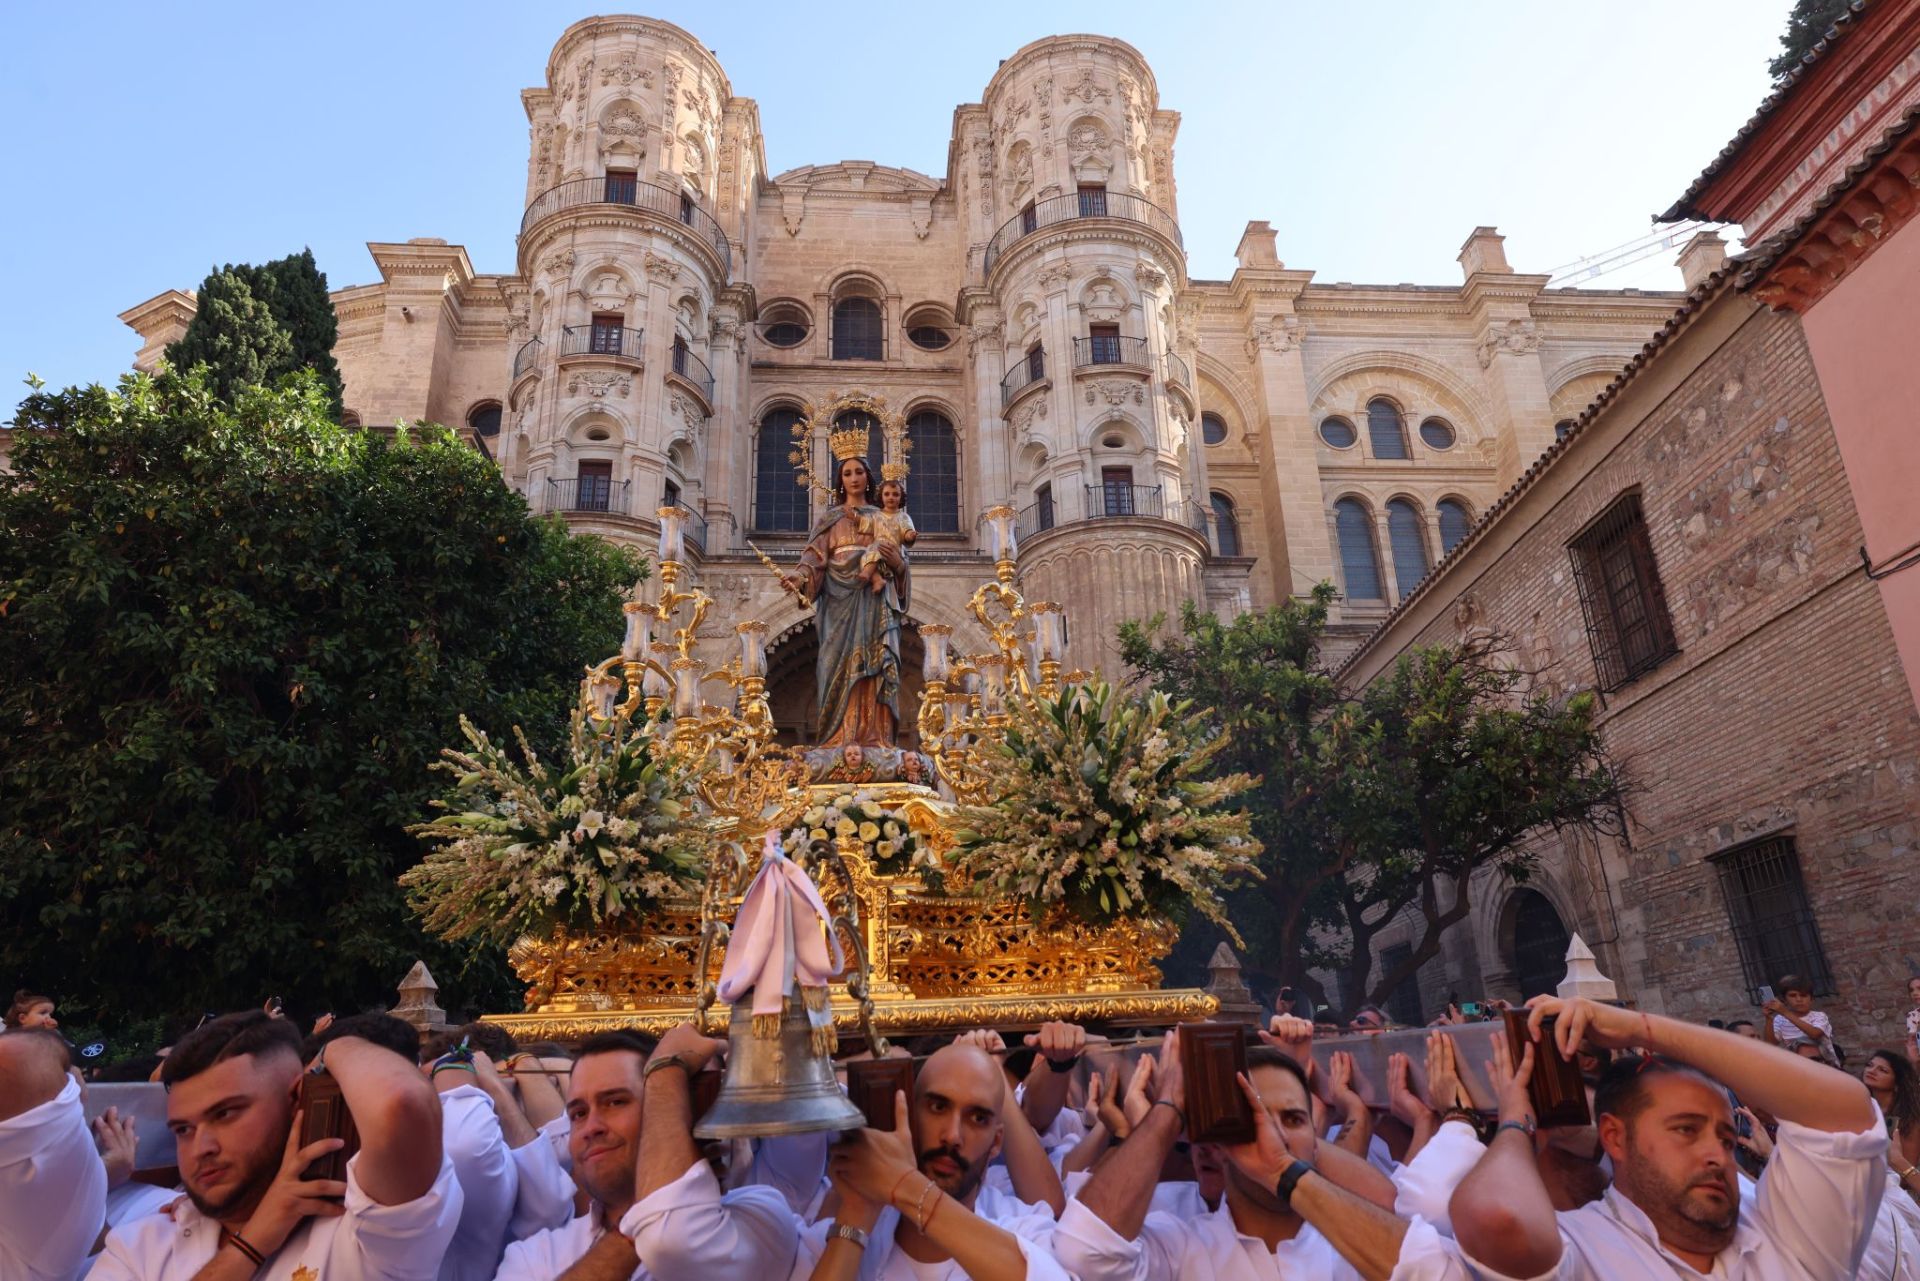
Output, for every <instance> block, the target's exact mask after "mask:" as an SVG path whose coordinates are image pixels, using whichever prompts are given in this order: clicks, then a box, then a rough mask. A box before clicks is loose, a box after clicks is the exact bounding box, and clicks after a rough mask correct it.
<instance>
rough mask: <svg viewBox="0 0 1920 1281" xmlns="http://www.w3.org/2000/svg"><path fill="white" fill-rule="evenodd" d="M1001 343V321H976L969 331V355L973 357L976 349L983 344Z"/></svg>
mask: <svg viewBox="0 0 1920 1281" xmlns="http://www.w3.org/2000/svg"><path fill="white" fill-rule="evenodd" d="M999 341H1000V322H999V321H997V320H984V321H975V322H974V324H973V327H972V328H971V329H969V330H967V353H968V354H969V355H971V354H972V353H973V350H974V349H975V348H976V347H978V346H980V344H981V343H997V342H999Z"/></svg>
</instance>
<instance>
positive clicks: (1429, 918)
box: [1121, 583, 1621, 1001]
mask: <svg viewBox="0 0 1920 1281" xmlns="http://www.w3.org/2000/svg"><path fill="white" fill-rule="evenodd" d="M1332 599H1333V589H1332V587H1331V586H1330V585H1328V584H1324V583H1323V584H1321V585H1320V586H1319V587H1318V588H1316V589H1315V591H1314V592H1313V594H1312V595H1311V596H1309V597H1307V598H1304V599H1297V600H1290V601H1288V602H1286V603H1285V604H1282V605H1278V606H1275V607H1273V608H1271V609H1268V610H1264V611H1260V612H1256V613H1249V614H1245V615H1242V616H1241V617H1239V618H1236V619H1235V620H1233V622H1231V623H1223V622H1221V621H1220V620H1219V619H1218V618H1216V617H1214V616H1213V615H1210V614H1202V613H1199V612H1198V611H1197V610H1195V609H1194V608H1193V607H1191V606H1188V607H1187V608H1186V609H1185V610H1184V611H1183V614H1182V617H1181V632H1182V635H1181V636H1180V637H1177V638H1173V637H1165V638H1163V637H1161V636H1159V635H1158V631H1159V628H1160V625H1161V622H1162V620H1160V619H1155V620H1153V621H1152V622H1151V623H1149V624H1147V625H1145V626H1142V625H1139V624H1133V623H1129V624H1127V625H1125V626H1124V627H1123V628H1122V629H1121V652H1122V656H1123V657H1124V658H1125V660H1126V662H1127V664H1128V665H1129V667H1131V668H1132V669H1133V670H1134V671H1135V672H1136V673H1137V674H1138V676H1139V677H1140V678H1141V679H1144V680H1147V681H1150V682H1152V683H1153V684H1154V685H1155V686H1156V687H1157V688H1160V689H1163V690H1165V691H1166V692H1167V693H1169V694H1170V695H1171V696H1173V697H1176V698H1182V699H1191V700H1193V701H1194V702H1195V703H1196V704H1198V705H1201V706H1205V707H1209V708H1212V709H1213V712H1212V716H1213V726H1214V728H1215V729H1216V730H1217V731H1218V733H1219V735H1220V737H1221V738H1222V739H1224V740H1225V741H1226V742H1227V744H1228V746H1227V747H1226V748H1225V749H1224V750H1223V751H1222V752H1221V754H1220V756H1219V758H1218V760H1217V762H1216V765H1215V768H1216V769H1218V770H1221V771H1231V770H1245V769H1248V768H1256V767H1257V768H1259V769H1260V770H1261V772H1262V779H1261V782H1260V784H1259V785H1258V787H1257V788H1256V789H1255V790H1254V791H1253V792H1252V793H1251V794H1250V795H1249V798H1248V799H1249V805H1250V810H1251V813H1252V818H1253V831H1254V834H1255V835H1256V836H1257V837H1258V838H1259V839H1260V841H1261V842H1262V843H1263V844H1264V846H1265V847H1266V856H1265V858H1264V859H1263V860H1262V864H1261V865H1262V870H1263V871H1264V872H1265V874H1266V876H1265V880H1264V881H1263V882H1262V883H1261V884H1260V885H1259V886H1258V887H1256V888H1254V889H1251V890H1246V891H1242V892H1241V893H1240V894H1239V895H1237V896H1236V897H1235V898H1234V900H1233V901H1232V903H1231V905H1230V906H1231V909H1232V911H1233V919H1234V921H1235V923H1236V924H1239V925H1241V926H1242V928H1243V929H1245V930H1246V932H1247V933H1248V935H1249V937H1250V938H1251V939H1252V940H1253V949H1252V951H1251V953H1250V955H1249V956H1248V958H1247V969H1248V971H1249V972H1250V973H1255V974H1259V975H1261V976H1263V977H1265V978H1267V979H1268V980H1269V982H1270V983H1271V984H1278V983H1282V982H1284V983H1291V984H1294V985H1296V986H1305V987H1307V988H1309V989H1310V990H1312V989H1314V988H1315V987H1316V986H1317V985H1315V984H1313V983H1311V982H1310V981H1308V977H1307V971H1308V970H1309V969H1313V968H1325V967H1340V966H1344V968H1345V970H1346V975H1347V985H1346V990H1347V991H1348V992H1349V993H1354V994H1357V993H1365V994H1366V996H1365V999H1368V1000H1374V1001H1379V1000H1384V999H1385V996H1386V994H1387V993H1388V992H1390V991H1392V990H1393V988H1394V987H1395V986H1396V985H1397V984H1398V982H1399V981H1400V980H1401V979H1402V978H1404V977H1405V976H1406V975H1408V974H1411V973H1412V972H1413V970H1414V969H1416V968H1417V967H1418V966H1419V965H1420V964H1422V963H1424V962H1425V961H1426V960H1428V959H1431V957H1433V956H1435V955H1437V954H1438V951H1439V941H1440V935H1441V933H1442V932H1444V930H1445V929H1446V928H1447V927H1448V926H1449V925H1451V924H1453V923H1454V922H1456V921H1458V920H1460V919H1462V918H1463V917H1464V916H1465V915H1466V913H1467V912H1468V910H1470V906H1471V904H1470V900H1469V897H1468V895H1469V891H1470V886H1469V885H1468V883H1467V879H1468V877H1469V875H1470V874H1471V873H1472V872H1474V871H1476V870H1478V869H1480V868H1484V867H1492V868H1498V869H1500V870H1502V871H1504V872H1506V873H1507V874H1508V875H1510V876H1512V877H1514V878H1515V879H1525V877H1526V876H1527V875H1528V874H1529V873H1530V872H1531V871H1532V870H1533V869H1534V868H1535V867H1536V866H1537V863H1538V843H1537V838H1538V837H1539V836H1540V835H1541V834H1542V833H1543V832H1547V831H1552V830H1558V829H1566V828H1577V829H1588V830H1591V829H1599V828H1607V827H1610V826H1612V825H1614V824H1615V823H1617V821H1618V815H1619V808H1618V802H1619V799H1620V795H1621V783H1620V779H1619V777H1618V776H1617V774H1616V773H1615V771H1614V770H1613V769H1612V768H1611V766H1609V765H1608V763H1607V762H1606V760H1605V757H1604V753H1603V752H1602V748H1601V742H1600V736H1599V731H1598V729H1597V727H1596V725H1595V723H1594V717H1595V714H1596V712H1597V710H1598V709H1597V704H1596V701H1595V699H1594V698H1593V696H1592V695H1591V694H1580V695H1576V696H1574V697H1573V698H1571V699H1568V700H1566V701H1565V702H1564V703H1562V702H1559V701H1557V700H1555V699H1553V698H1551V697H1549V696H1547V695H1546V694H1544V693H1523V692H1522V688H1523V685H1524V683H1525V680H1526V675H1525V673H1523V672H1520V671H1518V670H1516V669H1514V668H1513V667H1511V666H1510V665H1508V664H1507V663H1505V662H1504V661H1503V659H1502V655H1501V654H1500V653H1499V652H1498V651H1497V650H1494V649H1492V648H1489V647H1485V646H1432V647H1424V648H1416V649H1414V650H1413V651H1411V652H1410V653H1408V654H1406V655H1403V656H1402V657H1401V658H1400V660H1399V661H1398V662H1397V663H1396V664H1395V666H1394V667H1393V669H1392V670H1391V671H1390V672H1388V673H1386V674H1384V675H1382V676H1381V677H1380V678H1379V679H1377V680H1375V681H1374V682H1373V683H1372V684H1370V685H1368V686H1367V687H1366V688H1364V689H1361V690H1359V691H1357V692H1350V691H1346V690H1343V689H1341V688H1340V686H1339V684H1338V682H1337V681H1336V680H1335V679H1334V677H1333V673H1332V672H1331V670H1330V669H1329V668H1328V666H1327V665H1326V664H1325V663H1324V661H1323V660H1322V658H1321V655H1320V644H1321V638H1322V636H1323V634H1324V632H1325V628H1326V623H1327V607H1328V605H1329V604H1330V603H1331V601H1332ZM1409 908H1411V909H1413V910H1414V911H1415V912H1416V914H1417V915H1418V917H1419V919H1420V920H1421V922H1422V926H1421V928H1422V931H1423V932H1422V934H1421V936H1420V939H1419V941H1418V943H1417V945H1416V946H1415V948H1414V952H1413V956H1412V958H1411V959H1410V960H1409V961H1407V962H1406V963H1404V964H1402V965H1399V966H1396V967H1395V968H1394V969H1393V970H1392V971H1391V972H1389V973H1386V974H1383V975H1381V976H1379V978H1378V979H1377V981H1373V982H1371V984H1370V982H1369V978H1370V974H1371V957H1370V947H1369V944H1370V942H1371V939H1372V937H1373V935H1374V934H1375V933H1377V932H1378V931H1379V929H1380V928H1381V927H1383V926H1384V925H1386V924H1387V923H1388V922H1389V921H1391V920H1392V919H1393V918H1394V917H1395V916H1396V915H1397V914H1398V913H1400V912H1402V911H1403V910H1405V909H1409ZM1342 936H1343V938H1344V942H1345V943H1346V944H1347V945H1348V946H1347V947H1346V948H1345V949H1344V952H1343V951H1342V950H1337V949H1336V948H1335V947H1334V946H1331V945H1329V944H1328V943H1327V942H1326V940H1327V939H1329V938H1330V937H1342ZM1183 942H1185V943H1186V946H1185V947H1183V949H1182V950H1181V952H1180V953H1179V954H1178V956H1177V960H1179V961H1180V962H1182V963H1183V964H1191V963H1192V962H1193V961H1194V960H1195V959H1196V958H1203V957H1204V955H1205V951H1204V949H1208V948H1211V946H1212V942H1213V939H1211V938H1207V937H1204V936H1202V937H1196V938H1194V939H1193V940H1191V941H1186V940H1183ZM1188 972H1189V973H1191V971H1188Z"/></svg>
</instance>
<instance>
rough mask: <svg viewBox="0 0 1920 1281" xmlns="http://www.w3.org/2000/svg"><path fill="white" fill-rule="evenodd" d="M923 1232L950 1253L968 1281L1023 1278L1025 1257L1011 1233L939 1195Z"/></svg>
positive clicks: (1019, 1280) (952, 1200)
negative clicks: (969, 1280) (969, 1279)
mask: <svg viewBox="0 0 1920 1281" xmlns="http://www.w3.org/2000/svg"><path fill="white" fill-rule="evenodd" d="M926 1235H927V1238H928V1239H929V1240H931V1241H932V1242H933V1243H934V1244H935V1245H937V1246H939V1247H940V1248H941V1249H942V1250H945V1251H946V1252H947V1253H948V1254H950V1255H952V1256H953V1261H954V1262H955V1263H956V1264H958V1265H959V1266H960V1273H961V1275H962V1276H965V1277H968V1278H971V1281H1026V1275H1027V1256H1026V1254H1025V1253H1023V1252H1022V1251H1021V1249H1020V1243H1019V1242H1018V1241H1016V1240H1015V1239H1014V1236H1013V1233H1011V1232H1009V1231H1007V1230H1006V1229H1005V1228H1003V1227H1001V1226H1000V1225H999V1224H997V1223H989V1222H987V1220H985V1219H983V1218H981V1217H980V1216H979V1215H977V1214H975V1213H974V1212H973V1211H972V1210H969V1209H968V1208H967V1207H966V1206H964V1205H962V1204H961V1203H960V1202H958V1201H956V1200H954V1199H953V1198H952V1197H950V1196H946V1195H944V1194H943V1195H942V1196H941V1197H940V1199H939V1200H938V1201H937V1202H935V1203H934V1207H933V1210H932V1211H931V1212H930V1213H929V1214H928V1216H927V1227H926Z"/></svg>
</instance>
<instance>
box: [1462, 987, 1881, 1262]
mask: <svg viewBox="0 0 1920 1281" xmlns="http://www.w3.org/2000/svg"><path fill="white" fill-rule="evenodd" d="M1529 1005H1530V1008H1531V1010H1532V1014H1531V1015H1530V1019H1529V1026H1530V1028H1531V1030H1532V1031H1533V1033H1534V1035H1535V1036H1536V1037H1539V1036H1540V1035H1541V1030H1542V1028H1543V1027H1544V1026H1545V1021H1546V1020H1548V1019H1551V1020H1553V1025H1552V1029H1551V1037H1550V1038H1549V1039H1547V1040H1545V1041H1542V1042H1541V1043H1540V1048H1541V1051H1542V1052H1555V1051H1557V1052H1558V1053H1560V1054H1561V1055H1562V1056H1563V1057H1566V1058H1571V1057H1572V1056H1573V1053H1574V1051H1575V1050H1576V1049H1577V1047H1578V1046H1579V1045H1580V1043H1581V1041H1582V1040H1587V1041H1591V1042H1592V1043H1593V1044H1595V1045H1597V1046H1600V1047H1602V1048H1604V1049H1611V1050H1626V1049H1639V1050H1644V1051H1646V1052H1647V1055H1648V1057H1646V1058H1645V1059H1641V1060H1637V1061H1636V1060H1632V1059H1628V1060H1624V1061H1622V1060H1616V1062H1615V1063H1614V1064H1613V1065H1612V1066H1610V1067H1609V1068H1608V1070H1607V1072H1606V1074H1605V1075H1603V1077H1602V1078H1601V1082H1600V1086H1599V1088H1598V1089H1597V1090H1596V1091H1595V1094H1594V1112H1595V1114H1596V1116H1597V1118H1598V1130H1599V1134H1600V1143H1601V1146H1602V1147H1603V1148H1605V1150H1606V1154H1607V1157H1608V1158H1609V1159H1610V1160H1611V1162H1612V1163H1613V1186H1612V1187H1610V1188H1608V1189H1607V1191H1606V1194H1605V1195H1604V1196H1602V1197H1601V1198H1600V1199H1599V1200H1598V1201H1595V1202H1593V1203H1592V1204H1590V1205H1586V1206H1582V1207H1581V1208H1579V1209H1577V1210H1570V1211H1566V1212H1563V1213H1559V1214H1556V1213H1555V1211H1554V1208H1553V1204H1552V1202H1551V1200H1549V1198H1548V1195H1547V1190H1546V1187H1545V1185H1544V1184H1543V1183H1542V1181H1541V1178H1540V1168H1539V1165H1538V1164H1537V1162H1536V1161H1535V1160H1534V1154H1533V1144H1532V1134H1533V1129H1534V1117H1533V1112H1532V1107H1531V1104H1530V1103H1529V1100H1528V1097H1527V1088H1526V1086H1527V1081H1528V1080H1529V1079H1530V1077H1531V1076H1532V1072H1533V1062H1534V1054H1535V1052H1536V1047H1535V1046H1534V1045H1528V1046H1527V1047H1526V1048H1525V1049H1524V1050H1523V1052H1522V1056H1521V1061H1520V1065H1519V1067H1518V1069H1517V1070H1513V1069H1510V1068H1509V1067H1508V1066H1507V1065H1508V1057H1507V1052H1506V1047H1505V1045H1504V1043H1503V1042H1502V1041H1501V1040H1500V1039H1499V1038H1496V1044H1495V1048H1494V1056H1493V1057H1494V1061H1493V1062H1492V1063H1490V1064H1489V1065H1488V1068H1489V1071H1490V1073H1491V1075H1492V1077H1493V1080H1494V1083H1495V1086H1496V1088H1497V1089H1498V1091H1499V1095H1500V1128H1499V1130H1498V1131H1497V1132H1496V1133H1495V1135H1494V1139H1493V1142H1492V1144H1491V1145H1489V1147H1488V1149H1487V1155H1486V1156H1485V1157H1483V1158H1482V1159H1481V1161H1480V1163H1479V1164H1478V1165H1477V1166H1475V1167H1474V1170H1473V1172H1472V1173H1471V1174H1469V1175H1468V1176H1467V1178H1466V1179H1465V1180H1464V1181H1463V1182H1462V1183H1461V1185H1460V1188H1459V1190H1458V1191H1457V1192H1455V1193H1454V1197H1453V1203H1452V1209H1453V1229H1454V1234H1455V1236H1456V1237H1457V1238H1458V1239H1459V1242H1460V1246H1461V1249H1462V1251H1463V1252H1464V1253H1465V1254H1466V1255H1467V1257H1468V1258H1469V1259H1470V1260H1472V1261H1473V1263H1474V1264H1475V1265H1476V1266H1479V1267H1480V1268H1481V1269H1482V1271H1483V1272H1485V1273H1486V1274H1487V1275H1489V1276H1494V1275H1500V1276H1509V1277H1545V1276H1553V1277H1556V1278H1558V1279H1559V1281H1578V1279H1582V1278H1612V1277H1628V1276H1631V1277H1692V1276H1695V1275H1696V1274H1702V1273H1706V1274H1711V1275H1713V1276H1715V1277H1725V1278H1727V1279H1728V1281H1775V1279H1778V1281H1786V1279H1787V1278H1829V1277H1830V1278H1835V1279H1836V1281H1837V1279H1838V1278H1850V1277H1853V1276H1854V1275H1855V1272H1856V1268H1857V1266H1858V1264H1859V1262H1860V1256H1861V1252H1862V1250H1863V1249H1864V1248H1865V1246H1866V1243H1867V1238H1868V1235H1869V1233H1870V1232H1871V1230H1872V1227H1873V1222H1874V1214H1875V1211H1876V1210H1877V1208H1878V1205H1879V1201H1880V1196H1881V1191H1882V1187H1883V1185H1884V1183H1885V1164H1886V1151H1887V1136H1886V1131H1885V1129H1884V1128H1883V1126H1882V1124H1881V1121H1880V1114H1879V1109H1878V1108H1877V1107H1875V1106H1874V1103H1873V1100H1872V1098H1871V1097H1870V1096H1869V1095H1868V1094H1867V1091H1866V1087H1865V1086H1863V1085H1862V1084H1861V1083H1860V1082H1858V1081H1856V1080H1854V1079H1853V1078H1852V1077H1849V1076H1846V1075H1844V1074H1843V1073H1840V1072H1836V1071H1834V1070H1833V1069H1832V1068H1829V1067H1827V1066H1826V1065H1825V1064H1822V1063H1819V1062H1815V1061H1813V1060H1809V1059H1803V1058H1800V1057H1799V1056H1797V1055H1794V1054H1790V1053H1787V1052H1786V1051H1783V1050H1780V1049H1778V1048H1776V1047H1774V1046H1770V1045H1767V1044H1765V1043H1764V1042H1760V1041H1754V1040H1751V1039H1749V1038H1747V1037H1742V1036H1736V1035H1734V1034H1732V1033H1729V1032H1723V1031H1719V1030H1717V1029H1714V1028H1708V1027H1700V1026H1697V1025H1695V1024H1692V1023H1684V1022H1682V1021H1680V1020H1678V1019H1670V1018H1664V1017H1662V1016H1660V1015H1657V1014H1637V1013H1635V1012H1633V1011H1631V1010H1624V1009H1620V1008H1618V1007H1616V1006H1611V1005H1601V1004H1597V1003H1595V1002H1593V1001H1588V1000H1585V999H1578V1000H1571V1001H1564V1000H1561V999H1559V998H1557V997H1536V998H1534V1000H1533V1001H1531V1002H1530V1003H1529ZM1729 1089H1731V1090H1732V1091H1733V1092H1734V1093H1735V1094H1737V1095H1738V1096H1739V1097H1740V1098H1741V1099H1742V1100H1743V1101H1744V1102H1745V1103H1746V1104H1747V1105H1748V1106H1749V1107H1753V1108H1761V1109H1765V1110H1766V1111H1768V1112H1771V1113H1773V1115H1774V1116H1775V1117H1777V1118H1778V1119H1779V1122H1780V1131H1779V1135H1778V1137H1777V1139H1776V1142H1775V1146H1774V1152H1773V1158H1772V1160H1771V1161H1769V1162H1768V1164H1767V1168H1766V1171H1765V1173H1763V1174H1762V1175H1761V1177H1760V1185H1759V1191H1758V1194H1757V1197H1756V1199H1755V1210H1754V1213H1753V1214H1751V1215H1749V1216H1747V1217H1746V1218H1745V1219H1743V1218H1742V1217H1741V1214H1740V1195H1739V1191H1738V1186H1737V1183H1736V1177H1737V1167H1736V1166H1735V1164H1734V1159H1733V1150H1734V1137H1735V1132H1734V1123H1733V1110H1732V1106H1731V1104H1730V1103H1729V1102H1728V1099H1727V1091H1728V1090H1729Z"/></svg>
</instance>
